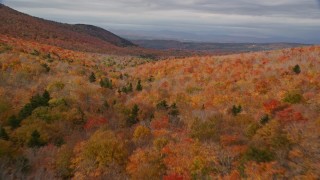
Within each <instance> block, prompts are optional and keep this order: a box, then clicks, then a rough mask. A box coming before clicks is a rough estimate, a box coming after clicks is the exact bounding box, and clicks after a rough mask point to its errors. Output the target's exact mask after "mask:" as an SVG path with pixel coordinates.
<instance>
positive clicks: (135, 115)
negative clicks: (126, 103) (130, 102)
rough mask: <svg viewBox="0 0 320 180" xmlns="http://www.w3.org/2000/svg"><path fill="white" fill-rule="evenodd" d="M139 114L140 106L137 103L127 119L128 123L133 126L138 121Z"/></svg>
mask: <svg viewBox="0 0 320 180" xmlns="http://www.w3.org/2000/svg"><path fill="white" fill-rule="evenodd" d="M138 114H139V107H138V105H137V104H135V105H134V106H133V108H132V110H131V112H130V115H129V117H128V119H127V125H128V126H132V125H134V124H136V123H137V122H138Z"/></svg>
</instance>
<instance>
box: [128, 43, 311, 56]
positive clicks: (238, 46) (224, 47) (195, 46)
mask: <svg viewBox="0 0 320 180" xmlns="http://www.w3.org/2000/svg"><path fill="white" fill-rule="evenodd" d="M133 42H134V43H135V44H137V45H139V46H141V47H144V48H150V49H158V50H168V49H179V50H192V51H203V52H212V53H241V52H252V51H268V50H277V49H285V48H293V47H301V46H306V45H305V44H297V43H204V42H180V41H174V40H133Z"/></svg>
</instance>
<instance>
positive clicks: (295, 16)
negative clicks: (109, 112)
mask: <svg viewBox="0 0 320 180" xmlns="http://www.w3.org/2000/svg"><path fill="white" fill-rule="evenodd" d="M0 1H2V2H3V3H4V4H5V5H7V6H9V7H11V8H14V9H16V10H19V11H22V12H25V13H27V14H30V15H33V16H37V17H42V18H45V19H50V20H55V21H59V22H66V23H86V24H93V25H97V26H100V27H103V28H105V29H107V30H111V31H113V32H114V33H116V34H120V35H124V36H127V37H133V36H135V38H155V39H159V38H168V39H179V40H194V41H213V42H214V41H215V42H277V41H278V42H280V41H287V42H303V43H318V44H319V43H320V0H88V1H86V0H0Z"/></svg>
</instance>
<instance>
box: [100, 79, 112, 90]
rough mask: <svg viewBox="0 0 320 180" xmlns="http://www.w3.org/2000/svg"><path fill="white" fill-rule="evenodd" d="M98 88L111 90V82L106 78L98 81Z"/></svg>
mask: <svg viewBox="0 0 320 180" xmlns="http://www.w3.org/2000/svg"><path fill="white" fill-rule="evenodd" d="M100 86H101V87H104V88H109V89H112V81H111V80H110V79H108V78H105V79H101V80H100Z"/></svg>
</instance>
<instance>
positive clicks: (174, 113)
mask: <svg viewBox="0 0 320 180" xmlns="http://www.w3.org/2000/svg"><path fill="white" fill-rule="evenodd" d="M169 114H170V115H171V116H178V115H179V110H178V107H177V105H176V103H173V104H172V105H171V106H170V111H169Z"/></svg>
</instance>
